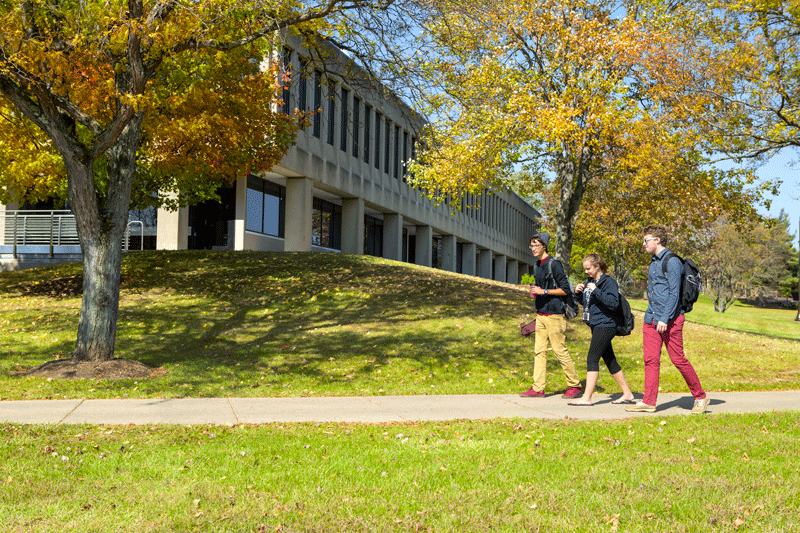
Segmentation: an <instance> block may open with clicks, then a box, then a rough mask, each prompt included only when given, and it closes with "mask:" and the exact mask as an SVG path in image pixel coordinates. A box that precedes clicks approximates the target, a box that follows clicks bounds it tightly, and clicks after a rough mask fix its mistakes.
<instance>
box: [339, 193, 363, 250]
mask: <svg viewBox="0 0 800 533" xmlns="http://www.w3.org/2000/svg"><path fill="white" fill-rule="evenodd" d="M342 253H345V254H357V255H361V254H363V253H364V199H363V198H343V199H342Z"/></svg>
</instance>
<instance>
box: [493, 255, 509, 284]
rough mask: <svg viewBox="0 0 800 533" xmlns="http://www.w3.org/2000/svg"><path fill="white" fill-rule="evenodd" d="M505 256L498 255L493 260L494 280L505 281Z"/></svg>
mask: <svg viewBox="0 0 800 533" xmlns="http://www.w3.org/2000/svg"><path fill="white" fill-rule="evenodd" d="M506 260H507V259H506V256H504V255H498V256H497V257H495V258H494V280H495V281H503V282H505V281H506Z"/></svg>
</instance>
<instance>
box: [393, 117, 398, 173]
mask: <svg viewBox="0 0 800 533" xmlns="http://www.w3.org/2000/svg"><path fill="white" fill-rule="evenodd" d="M399 168H400V126H395V127H394V167H392V174H393V176H392V177H393V178H394V179H397V178H399V177H400V176H399V175H398V169H399Z"/></svg>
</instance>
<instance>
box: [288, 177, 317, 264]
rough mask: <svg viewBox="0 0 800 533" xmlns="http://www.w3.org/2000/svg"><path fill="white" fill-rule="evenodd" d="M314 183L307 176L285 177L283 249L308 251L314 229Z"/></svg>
mask: <svg viewBox="0 0 800 533" xmlns="http://www.w3.org/2000/svg"><path fill="white" fill-rule="evenodd" d="M313 219H314V184H313V181H311V180H310V179H308V178H286V223H285V226H284V243H283V246H284V247H283V249H284V251H286V252H310V251H311V234H312V231H313V229H314V220H313Z"/></svg>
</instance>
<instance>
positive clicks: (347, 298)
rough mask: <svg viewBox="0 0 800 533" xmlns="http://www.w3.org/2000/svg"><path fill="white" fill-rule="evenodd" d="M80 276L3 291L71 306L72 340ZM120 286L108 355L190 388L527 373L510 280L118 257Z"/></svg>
mask: <svg viewBox="0 0 800 533" xmlns="http://www.w3.org/2000/svg"><path fill="white" fill-rule="evenodd" d="M80 272H81V267H80V265H61V266H59V267H55V268H51V269H39V270H37V271H25V272H16V273H8V274H11V275H6V274H4V275H3V276H0V293H5V295H4V297H6V298H14V297H21V296H35V297H40V298H41V297H44V298H47V299H48V301H50V302H62V303H69V304H70V305H68V306H67V308H68V309H69V310H70V311H68V312H62V311H58V310H51V311H49V312H53V313H56V315H57V316H58V320H57V322H58V326H59V328H60V330H63V329H64V324H65V323H66V324H68V325H67V330H69V329H70V328H69V324H70V323H72V324H73V325H72V328H75V327H76V326H77V319H76V316H75V315H76V314H75V310H76V308H77V307H79V306H80V300H79V298H78V297H75V298H72V299H69V298H68V297H66V296H62V295H64V294H68V293H69V284H68V280H73V282H76V280H78V279H79V278H80ZM48 279H50V280H52V279H56V280H59V281H58V283H49V284H48V281H47V280H48ZM65 280H67V281H65ZM122 280H123V282H122V293H121V299H120V314H119V322H118V332H117V342H116V355H117V356H118V357H126V358H129V359H135V360H137V361H140V362H142V363H145V364H147V365H149V366H153V367H158V366H165V365H166V366H169V365H173V366H176V365H179V366H181V367H183V368H184V370H183V371H182V373H181V376H180V378H179V379H180V380H181V381H182V382H186V383H189V384H190V385H192V386H199V385H202V384H208V383H211V382H217V381H219V380H220V379H223V380H224V379H225V377H227V376H228V375H229V376H230V380H231V381H234V380H235V379H236V376H237V375H246V376H249V378H250V379H253V376H256V377H258V376H260V375H262V374H263V375H265V376H266V377H267V378H268V379H271V380H273V381H276V382H282V381H287V382H288V381H290V380H291V379H292V378H293V377H303V378H305V379H306V380H311V382H318V383H322V382H324V383H328V384H330V383H337V382H339V383H348V382H351V381H353V380H356V381H357V380H358V379H359V378H363V377H365V376H371V375H375V374H376V372H377V371H378V370H380V369H381V368H387V367H388V366H390V365H391V362H392V361H397V360H406V361H409V362H410V363H411V366H408V365H406V366H404V367H403V368H404V371H406V372H409V373H410V374H413V373H419V374H422V373H424V372H426V371H427V372H430V373H433V372H439V371H441V370H442V369H443V368H445V367H448V366H449V367H451V368H452V367H457V368H459V369H463V370H464V372H466V370H465V369H468V368H470V367H471V366H474V365H476V364H478V365H481V366H483V367H485V368H488V369H491V370H493V371H495V372H510V371H511V370H512V369H514V370H520V371H524V370H527V369H530V370H532V359H533V357H532V344H528V342H527V340H526V339H522V338H521V337H520V335H519V329H518V325H519V321H520V320H519V319H520V317H521V316H524V315H525V314H528V313H532V311H533V306H532V302H531V301H530V299H529V297H528V295H527V293H526V292H525V291H521V290H518V289H516V288H514V287H513V286H510V285H507V284H501V283H496V282H491V281H488V280H482V279H479V278H472V277H466V276H461V275H456V274H450V273H446V272H443V271H440V270H435V269H427V268H423V267H417V266H415V265H409V264H404V263H397V262H391V261H387V260H383V259H379V258H374V257H370V256H348V255H343V254H332V253H331V254H319V253H307V254H306V253H257V252H163V251H159V252H143V253H135V254H128V255H126V256H125V259H124V263H123V269H122ZM67 315H68V316H67ZM53 327H54V328H55V325H54V326H53ZM67 333H69V336H70V337H72V338H74V329H72V331H71V332H70V331H67V332H66V333H62V336H63V335H66V334H67ZM73 342H74V341H73V340H71V339H70V340H64V341H59V342H57V343H56V344H52V343H49V344H48V343H38V344H37V343H32V344H30V345H28V347H27V354H26V358H25V359H26V361H30V362H31V363H32V364H35V363H34V361H35V360H38V361H39V362H41V361H42V360H43V359H44V360H47V359H50V358H52V357H53V354H54V349H57V351H59V352H62V353H67V354H68V353H69V351H71V349H72V343H73ZM62 357H67V356H62ZM456 363H458V364H457V365H456ZM551 364H552V365H555V366H553V367H552V368H549V370H550V371H553V372H557V371H560V370H559V368H560V367H559V368H556V367H557V366H558V365H557V363H555V362H554V361H553V362H552V363H551ZM459 365H460V366H459ZM548 366H550V365H548ZM334 367H335V370H336V371H333V370H334ZM339 368H341V369H342V370H341V371H339ZM245 370H246V371H245ZM243 371H244V372H243ZM226 373H227V374H226ZM176 379H178V378H176Z"/></svg>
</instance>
